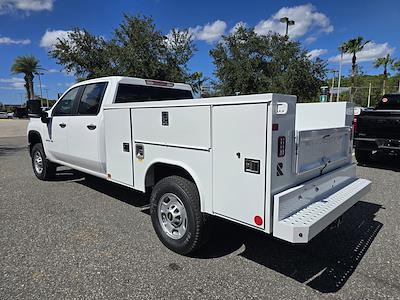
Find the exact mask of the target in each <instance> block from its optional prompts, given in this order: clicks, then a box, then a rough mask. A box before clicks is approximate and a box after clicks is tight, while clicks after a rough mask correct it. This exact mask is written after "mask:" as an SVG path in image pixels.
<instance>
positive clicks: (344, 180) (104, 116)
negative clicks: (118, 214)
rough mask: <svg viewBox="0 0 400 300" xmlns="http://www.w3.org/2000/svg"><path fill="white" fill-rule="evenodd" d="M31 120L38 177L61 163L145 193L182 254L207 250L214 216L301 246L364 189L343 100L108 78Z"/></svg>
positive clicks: (157, 222)
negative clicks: (211, 94)
mask: <svg viewBox="0 0 400 300" xmlns="http://www.w3.org/2000/svg"><path fill="white" fill-rule="evenodd" d="M33 116H36V117H37V118H34V117H31V120H30V122H29V126H28V132H27V133H28V141H29V146H30V147H29V149H30V154H31V157H32V166H33V171H34V173H35V175H36V176H37V177H38V178H39V179H42V180H47V179H50V178H51V177H52V176H53V175H54V174H55V172H56V167H57V166H58V165H64V166H68V167H71V168H73V169H76V170H79V171H82V172H85V173H88V174H91V175H94V176H98V177H101V178H104V179H105V180H108V181H112V182H114V183H117V184H120V185H123V186H126V187H130V188H132V189H135V190H138V191H141V192H145V191H146V189H151V197H150V214H151V219H152V223H153V226H154V229H155V231H156V233H157V235H158V237H159V238H160V240H161V241H162V242H163V243H164V245H166V246H167V247H168V248H170V249H171V250H173V251H175V252H177V253H181V254H188V253H190V252H192V251H194V250H196V249H198V248H199V247H200V246H201V245H202V244H203V242H204V241H205V238H206V231H207V230H206V223H207V219H208V216H209V215H213V216H218V217H221V218H225V219H228V220H231V221H233V222H236V223H240V224H243V225H245V226H248V227H251V228H254V229H256V230H259V231H263V232H265V233H269V234H272V235H273V236H275V237H277V238H279V239H282V240H285V241H288V242H292V243H307V242H308V241H310V240H311V239H312V238H313V237H315V236H316V235H317V234H318V233H319V232H321V231H322V230H323V229H325V228H327V227H328V226H329V225H330V224H332V223H334V222H335V221H336V220H338V219H339V218H340V217H341V216H342V215H343V213H344V212H345V211H346V210H348V209H349V208H350V207H352V206H353V205H354V204H355V203H356V202H357V201H358V200H359V199H360V198H361V197H362V196H363V195H364V194H365V193H366V192H367V191H368V190H369V188H370V184H371V182H370V181H368V180H366V179H360V178H357V176H356V167H355V164H353V163H352V144H353V141H352V139H353V134H352V120H353V107H352V105H351V104H350V103H346V102H339V103H308V104H296V97H295V96H290V95H281V94H259V95H245V96H233V97H215V98H203V99H193V93H192V90H191V87H190V86H189V85H186V84H180V83H172V82H164V81H157V80H145V79H138V78H129V77H105V78H98V79H93V80H88V81H83V82H80V83H77V84H75V85H73V86H72V87H71V88H70V89H68V90H67V91H66V92H65V93H64V94H63V96H62V97H61V98H60V99H59V100H58V102H57V103H56V104H55V105H54V106H53V107H52V109H50V110H49V111H47V112H41V113H40V114H36V115H33ZM39 117H40V118H39ZM210 229H211V230H212V228H208V230H210Z"/></svg>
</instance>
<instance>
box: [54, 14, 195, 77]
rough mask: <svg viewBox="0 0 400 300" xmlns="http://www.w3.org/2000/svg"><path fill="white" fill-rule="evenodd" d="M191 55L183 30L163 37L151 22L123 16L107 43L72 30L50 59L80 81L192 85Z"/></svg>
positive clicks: (190, 43) (190, 42) (188, 38)
mask: <svg viewBox="0 0 400 300" xmlns="http://www.w3.org/2000/svg"><path fill="white" fill-rule="evenodd" d="M195 51H196V47H195V45H194V43H193V40H192V37H191V34H190V33H189V32H188V31H187V30H183V31H178V30H172V32H171V33H170V34H169V35H168V36H164V35H163V34H162V32H161V31H160V30H158V29H157V28H156V26H155V24H154V21H153V19H152V18H150V17H146V16H143V17H142V16H140V15H137V16H130V15H124V19H123V21H122V22H121V24H120V25H119V26H118V27H117V28H116V29H115V30H114V32H113V34H112V37H111V39H110V40H108V41H107V40H105V39H104V38H103V37H101V36H100V37H97V36H94V35H92V34H90V33H89V32H88V31H86V30H85V29H80V28H75V29H74V30H73V31H72V32H71V33H69V35H68V38H67V39H60V40H58V42H57V43H56V45H55V46H54V49H53V50H51V51H50V56H51V57H53V58H54V59H56V60H57V62H58V63H59V64H61V65H63V66H64V68H65V69H66V71H68V72H73V73H74V74H75V76H76V77H77V78H80V79H87V78H95V77H101V76H110V75H120V76H132V77H142V78H152V79H159V80H168V81H174V82H195V81H196V80H198V78H197V77H198V73H196V72H195V73H193V74H190V72H189V70H188V67H187V63H188V61H189V60H190V59H191V58H192V56H193V54H194V52H195Z"/></svg>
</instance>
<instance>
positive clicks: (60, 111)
mask: <svg viewBox="0 0 400 300" xmlns="http://www.w3.org/2000/svg"><path fill="white" fill-rule="evenodd" d="M78 92H79V87H76V88H73V89H71V90H70V91H69V92H67V93H66V94H65V95H64V97H63V98H62V99H61V100H60V101H59V102H58V103H57V105H56V107H55V108H54V111H53V116H70V115H72V114H73V109H74V101H75V99H76V96H77V95H78Z"/></svg>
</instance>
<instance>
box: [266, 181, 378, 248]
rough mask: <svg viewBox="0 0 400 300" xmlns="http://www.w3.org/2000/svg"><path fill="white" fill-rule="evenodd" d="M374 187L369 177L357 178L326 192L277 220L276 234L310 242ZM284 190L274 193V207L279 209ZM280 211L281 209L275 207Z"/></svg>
mask: <svg viewBox="0 0 400 300" xmlns="http://www.w3.org/2000/svg"><path fill="white" fill-rule="evenodd" d="M370 187H371V182H370V181H369V180H366V179H358V178H355V179H354V181H352V182H351V183H349V184H347V185H345V186H344V187H343V188H341V189H340V190H338V191H335V192H333V193H332V194H330V195H329V194H327V193H325V194H324V197H320V198H319V199H318V200H317V201H315V202H312V203H311V204H309V205H308V206H306V207H304V208H302V209H300V210H299V211H297V212H295V213H293V214H292V215H290V216H288V217H286V218H283V219H281V220H274V228H273V235H274V236H275V237H278V238H280V239H283V240H285V241H288V242H291V243H307V242H308V241H310V240H311V239H312V238H313V237H314V236H316V235H317V234H318V233H320V232H321V231H322V230H323V229H325V228H326V227H328V226H329V225H330V224H331V223H332V222H333V221H335V220H336V219H337V218H339V217H340V216H341V215H342V214H343V213H345V212H346V211H347V210H348V209H349V208H350V207H352V206H353V205H354V204H355V203H356V202H357V201H358V200H360V198H361V197H362V196H364V195H365V194H366V193H367V192H368V191H369V190H370ZM284 195H285V192H282V193H280V194H278V195H276V196H275V197H274V201H275V209H277V210H279V201H280V197H282V196H284ZM274 213H277V215H279V211H276V210H275V211H274Z"/></svg>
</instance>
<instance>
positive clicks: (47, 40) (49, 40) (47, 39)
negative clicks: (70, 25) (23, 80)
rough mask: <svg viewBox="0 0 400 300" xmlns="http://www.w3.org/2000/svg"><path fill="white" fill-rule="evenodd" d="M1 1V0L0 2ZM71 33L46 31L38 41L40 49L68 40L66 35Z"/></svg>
mask: <svg viewBox="0 0 400 300" xmlns="http://www.w3.org/2000/svg"><path fill="white" fill-rule="evenodd" d="M0 1H1V0H0ZM70 32H71V31H66V30H49V29H47V30H46V32H45V33H44V35H43V36H42V39H41V40H40V47H43V48H48V49H49V48H52V47H53V46H54V45H55V44H56V43H57V41H58V39H66V40H68V33H70Z"/></svg>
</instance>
